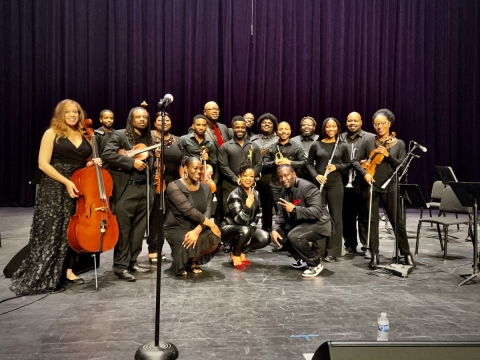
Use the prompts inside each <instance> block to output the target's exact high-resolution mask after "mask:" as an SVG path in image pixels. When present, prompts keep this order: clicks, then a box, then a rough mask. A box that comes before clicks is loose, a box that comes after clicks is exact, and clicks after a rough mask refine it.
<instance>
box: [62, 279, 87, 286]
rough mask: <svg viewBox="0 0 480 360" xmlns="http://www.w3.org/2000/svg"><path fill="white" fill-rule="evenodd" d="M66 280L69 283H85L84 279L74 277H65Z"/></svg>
mask: <svg viewBox="0 0 480 360" xmlns="http://www.w3.org/2000/svg"><path fill="white" fill-rule="evenodd" d="M66 282H67V283H69V284H73V285H82V284H85V280H83V279H82V278H78V279H75V280H70V279H66Z"/></svg>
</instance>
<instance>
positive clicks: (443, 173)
mask: <svg viewBox="0 0 480 360" xmlns="http://www.w3.org/2000/svg"><path fill="white" fill-rule="evenodd" d="M435 168H436V169H437V175H438V178H439V179H440V180H442V183H443V185H445V186H447V185H450V183H452V182H458V180H457V177H456V176H455V173H454V172H453V170H452V168H451V167H450V166H435Z"/></svg>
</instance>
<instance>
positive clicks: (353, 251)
mask: <svg viewBox="0 0 480 360" xmlns="http://www.w3.org/2000/svg"><path fill="white" fill-rule="evenodd" d="M356 253H357V248H356V247H352V246H347V247H345V254H346V255H352V254H356Z"/></svg>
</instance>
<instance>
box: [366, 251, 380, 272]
mask: <svg viewBox="0 0 480 360" xmlns="http://www.w3.org/2000/svg"><path fill="white" fill-rule="evenodd" d="M377 265H380V261H379V260H378V254H372V260H370V264H368V267H369V268H370V269H372V270H375V269H376V268H377Z"/></svg>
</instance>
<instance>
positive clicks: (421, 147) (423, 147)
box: [165, 95, 427, 152]
mask: <svg viewBox="0 0 480 360" xmlns="http://www.w3.org/2000/svg"><path fill="white" fill-rule="evenodd" d="M165 96H166V95H165ZM170 96H171V95H170ZM172 101H173V100H172ZM412 143H413V145H415V147H418V148H419V149H420V150H422V151H423V152H427V148H426V147H425V146H422V145H420V144H419V143H417V142H416V141H413V140H412Z"/></svg>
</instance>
